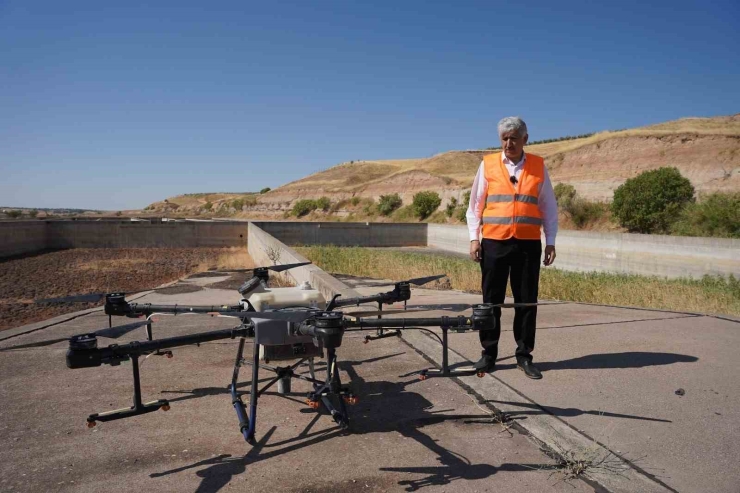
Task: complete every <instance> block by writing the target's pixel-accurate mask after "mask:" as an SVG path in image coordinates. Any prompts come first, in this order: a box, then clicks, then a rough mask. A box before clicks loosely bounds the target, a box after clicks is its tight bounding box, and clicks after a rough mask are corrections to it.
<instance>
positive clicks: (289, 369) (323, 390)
mask: <svg viewBox="0 0 740 493" xmlns="http://www.w3.org/2000/svg"><path fill="white" fill-rule="evenodd" d="M245 342H246V339H245V338H241V339H240V340H239V348H238V349H237V353H236V362H235V364H234V373H233V376H232V378H231V385H230V386H229V391H230V392H231V403H232V405H233V406H234V410H235V411H236V415H237V418H238V419H239V431H240V432H241V433H242V435H244V439H245V440H246V441H247V443H249V444H250V445H254V444H255V443H256V440H255V437H254V435H255V430H256V428H257V401H258V399H259V397H260V396H261V395H262V394H264V393H265V392H266V391H267V390H268V389H269V388H270V387H272V386H273V385H274V384H276V383H277V384H278V394H279V395H285V394H288V393H290V382H291V380H292V379H293V378H297V379H299V380H304V381H306V382H310V383H312V384H313V386H314V390H313V392H309V394H308V398H307V399H306V403H307V404H308V406H309V407H310V408H311V409H319V408H320V407H321V405H322V404H323V406H324V407H325V408H326V410H327V411H328V412H329V414H331V416H332V418H334V421H336V423H337V424H338V425H339V426H340V427H342V428H347V427H348V426H349V417H348V415H347V409H346V405H345V403H346V404H356V403H357V398H356V397H355V396H354V395H353V394H352V393H351V392H350V390H349V387H347V386H342V385H341V382H340V380H339V369H338V368H337V365H336V350H334V349H328V350H327V353H328V354H327V370H326V372H327V377H326V381H323V382H322V381H321V380H317V379H316V377H315V373H314V365H313V358H303V359H301V360H300V361H298V362H297V363H295V364H293V365H291V366H286V367H280V366H277V367H273V366H268V365H262V364H260V363H259V354H260V345H259V344H257V343H255V344H254V347H253V353H252V361H247V360H246V359H244V358H243V354H244V344H245ZM306 362H308V366H309V373H310V375H311V376H310V377H306V376H305V375H301V374H298V373H296V372H295V370H296V369H297V368H298V367H299V366H301V365H302V364H304V363H306ZM242 365H251V366H252V386H251V391H250V396H249V411H248V412H247V407H246V405H245V404H244V401H242V396H241V395H240V394H238V393H237V390H236V386H237V380H238V379H239V368H240V367H241V366H242ZM260 368H261V369H263V370H267V371H270V372H273V373H275V377H274V378H272V379H271V380H270V381H269V382H267V383H266V384H265V386H264V387H262V388H261V389H260V388H258V381H259V370H260ZM332 395H337V396H338V398H339V406H338V407H339V409H337V408H336V407H335V406H334V404H333V403H332V401H331V396H332Z"/></svg>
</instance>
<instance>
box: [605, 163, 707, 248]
mask: <svg viewBox="0 0 740 493" xmlns="http://www.w3.org/2000/svg"><path fill="white" fill-rule="evenodd" d="M693 197H694V187H693V186H692V185H691V182H690V181H689V180H688V179H687V178H684V177H683V176H681V173H680V172H679V171H678V170H677V169H676V168H659V169H656V170H652V171H645V172H644V173H641V174H639V175H638V176H636V177H634V178H630V179H629V180H627V181H626V182H624V183H623V184H622V185H621V186H619V188H617V189H616V190H615V191H614V202H612V211H613V212H614V216H615V217H616V218H617V220H618V221H619V223H620V224H621V225H622V226H623V227H625V228H627V229H628V230H630V231H635V232H638V233H665V232H668V230H669V229H670V227H671V224H672V223H673V222H674V221H675V220H676V219H677V218H678V215H679V213H680V212H681V210H682V209H683V208H684V206H686V204H688V203H690V202H691V201H693Z"/></svg>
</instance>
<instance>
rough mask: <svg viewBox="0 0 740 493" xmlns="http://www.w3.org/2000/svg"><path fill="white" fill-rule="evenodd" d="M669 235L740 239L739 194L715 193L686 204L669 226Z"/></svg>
mask: <svg viewBox="0 0 740 493" xmlns="http://www.w3.org/2000/svg"><path fill="white" fill-rule="evenodd" d="M671 233H673V234H675V235H681V236H715V237H720V238H740V192H731V193H722V192H717V193H713V194H710V195H706V196H703V197H701V200H700V201H699V202H698V203H695V204H694V203H689V204H687V205H686V207H685V208H684V209H683V211H681V215H680V216H679V218H678V220H677V221H676V222H675V223H674V224H673V225H672V226H671Z"/></svg>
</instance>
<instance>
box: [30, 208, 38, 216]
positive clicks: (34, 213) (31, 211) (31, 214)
mask: <svg viewBox="0 0 740 493" xmlns="http://www.w3.org/2000/svg"><path fill="white" fill-rule="evenodd" d="M28 215H29V216H31V217H36V216H38V215H39V211H38V210H37V209H31V210H30V211H28Z"/></svg>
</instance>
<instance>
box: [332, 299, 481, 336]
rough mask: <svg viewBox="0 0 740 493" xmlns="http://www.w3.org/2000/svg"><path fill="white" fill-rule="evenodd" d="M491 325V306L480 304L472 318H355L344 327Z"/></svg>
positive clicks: (346, 322) (458, 326)
mask: <svg viewBox="0 0 740 493" xmlns="http://www.w3.org/2000/svg"><path fill="white" fill-rule="evenodd" d="M492 323H493V305H490V304H481V305H475V306H474V307H473V316H472V317H465V316H458V317H427V318H382V319H375V318H356V319H346V320H345V322H344V324H345V326H346V327H354V328H360V329H374V328H375V329H380V328H386V329H410V328H415V327H442V328H448V329H473V330H480V329H486V328H488V327H490V325H491V324H492Z"/></svg>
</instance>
